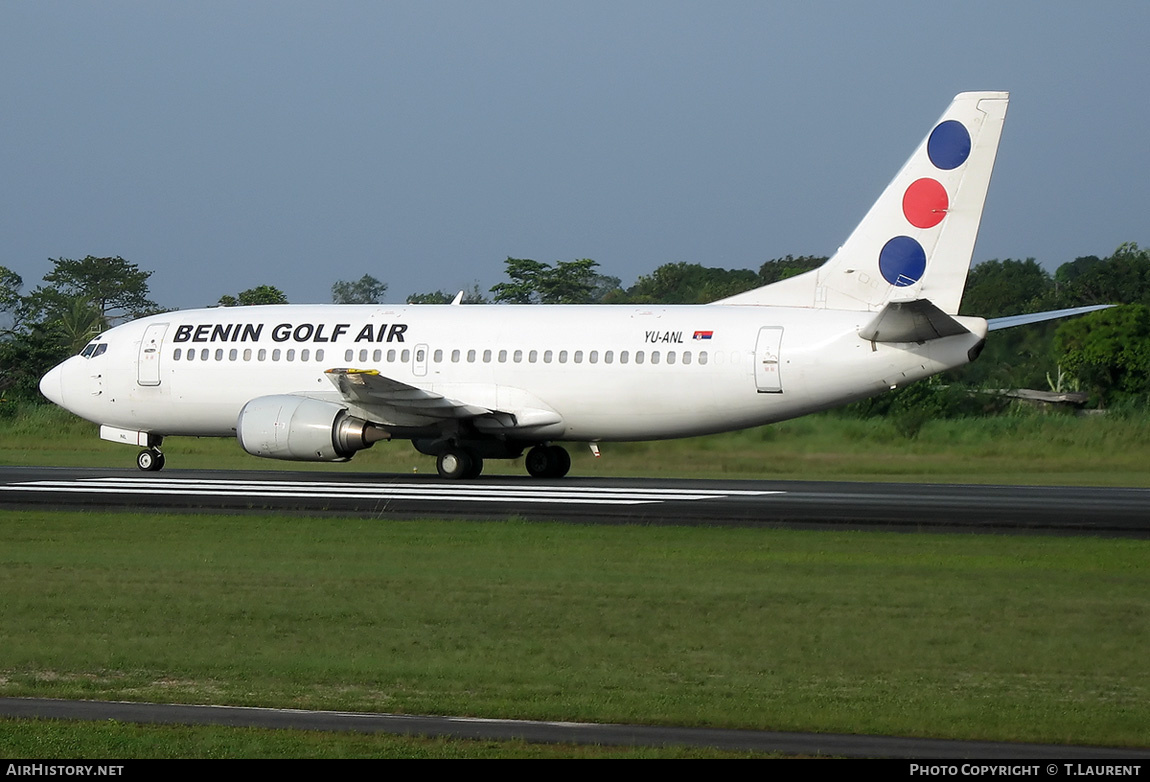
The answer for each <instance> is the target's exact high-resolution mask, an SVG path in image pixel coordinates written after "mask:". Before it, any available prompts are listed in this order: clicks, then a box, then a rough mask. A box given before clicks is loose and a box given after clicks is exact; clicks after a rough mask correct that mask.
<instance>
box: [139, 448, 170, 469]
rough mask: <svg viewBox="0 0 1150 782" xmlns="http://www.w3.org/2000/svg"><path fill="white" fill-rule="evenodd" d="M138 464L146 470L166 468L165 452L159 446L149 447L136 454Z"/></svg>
mask: <svg viewBox="0 0 1150 782" xmlns="http://www.w3.org/2000/svg"><path fill="white" fill-rule="evenodd" d="M136 466H137V467H139V468H140V469H141V470H143V471H145V472H158V471H160V470H162V469H164V454H163V453H162V452H161V451H160V449H159V448H148V449H146V450H143V451H140V452H139V453H138V454H136Z"/></svg>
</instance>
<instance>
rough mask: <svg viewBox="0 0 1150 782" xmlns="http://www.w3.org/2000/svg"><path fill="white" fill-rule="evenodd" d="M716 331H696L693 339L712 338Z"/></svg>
mask: <svg viewBox="0 0 1150 782" xmlns="http://www.w3.org/2000/svg"><path fill="white" fill-rule="evenodd" d="M714 333H715V332H713V331H696V332H695V336H694V337H692V338H691V339H710V338H711V335H712V334H714Z"/></svg>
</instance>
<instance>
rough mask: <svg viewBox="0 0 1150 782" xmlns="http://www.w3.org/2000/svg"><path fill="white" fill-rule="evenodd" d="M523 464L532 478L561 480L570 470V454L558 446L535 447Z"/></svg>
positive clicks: (528, 453)
mask: <svg viewBox="0 0 1150 782" xmlns="http://www.w3.org/2000/svg"><path fill="white" fill-rule="evenodd" d="M524 464H525V465H526V466H527V472H528V473H530V474H531V477H533V478H562V477H563V476H564V475H566V474H567V471H568V470H570V469H571V454H569V453H567V451H566V449H564V448H563V447H562V446H559V445H537V446H535V447H534V448H532V449H531V450H530V451H528V452H527V458H526V459H525V460H524Z"/></svg>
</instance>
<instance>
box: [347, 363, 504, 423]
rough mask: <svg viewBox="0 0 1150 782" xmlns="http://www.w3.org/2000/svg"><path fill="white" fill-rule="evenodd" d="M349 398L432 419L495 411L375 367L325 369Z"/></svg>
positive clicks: (468, 416)
mask: <svg viewBox="0 0 1150 782" xmlns="http://www.w3.org/2000/svg"><path fill="white" fill-rule="evenodd" d="M325 374H326V375H327V377H328V380H330V381H331V382H332V383H334V384H335V387H336V388H338V389H339V392H340V393H341V394H343V395H344V396H345V397H346V398H348V399H350V400H352V401H355V402H359V403H360V404H366V405H387V406H389V407H394V408H398V409H400V410H405V411H407V412H410V413H416V414H418V415H426V416H430V417H432V418H474V417H475V416H480V415H488V414H489V413H492V412H494V411H492V410H490V409H489V408H486V407H478V406H476V405H468V404H465V403H463V402H457V401H455V400H454V399H448V398H447V397H445V396H443V395H441V394H436V393H434V392H433V391H427V390H425V389H422V388H417V387H415V386H412V385H408V384H407V383H401V382H400V381H398V380H392V379H391V378H389V377H384V376H383V375H381V374H379V371H378V370H375V369H346V368H345V369H329V370H327V371H326V372H325Z"/></svg>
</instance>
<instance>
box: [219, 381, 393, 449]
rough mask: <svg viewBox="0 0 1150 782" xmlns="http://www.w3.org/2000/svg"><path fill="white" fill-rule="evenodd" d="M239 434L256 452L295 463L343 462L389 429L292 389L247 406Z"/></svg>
mask: <svg viewBox="0 0 1150 782" xmlns="http://www.w3.org/2000/svg"><path fill="white" fill-rule="evenodd" d="M236 439H238V440H239V441H240V446H241V447H242V448H243V449H244V450H245V451H247V452H248V453H250V454H252V455H253V456H263V457H264V458H267V459H286V460H290V461H297V462H345V461H347V460H348V459H350V458H351V457H352V455H353V454H354V453H355V452H356V451H361V450H363V449H364V448H370V447H371V446H372V445H373V444H375V443H376V442H378V441H379V440H390V439H391V433H390V432H388V431H387V430H386V429H382V428H380V427H378V426H376V425H375V424H373V423H370V422H369V421H365V420H364V419H362V418H357V417H355V416H353V415H351V414H350V413H348V411H347V408H345V407H342V406H341V405H338V404H335V403H333V402H324V401H321V400H319V399H308V398H307V397H303V396H293V395H291V394H276V395H273V396H261V397H258V398H256V399H253V400H252V401H250V402H248V403H247V404H246V405H244V407H243V409H242V410H240V416H239V419H238V420H237V422H236Z"/></svg>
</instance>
